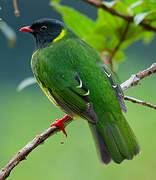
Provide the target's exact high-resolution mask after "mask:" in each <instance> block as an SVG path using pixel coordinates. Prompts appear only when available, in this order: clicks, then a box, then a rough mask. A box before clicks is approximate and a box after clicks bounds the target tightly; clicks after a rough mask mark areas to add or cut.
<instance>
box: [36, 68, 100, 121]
mask: <svg viewBox="0 0 156 180" xmlns="http://www.w3.org/2000/svg"><path fill="white" fill-rule="evenodd" d="M45 77H46V79H45ZM51 77H52V74H51V73H48V74H46V75H45V74H44V76H43V74H42V75H41V76H40V77H39V76H38V77H36V79H37V81H38V82H39V84H40V85H41V84H42V89H43V90H44V92H45V93H46V94H48V97H49V98H50V99H54V100H55V103H56V104H57V105H58V106H60V107H61V108H62V109H63V110H64V111H65V112H66V113H67V114H69V115H71V116H75V115H79V116H80V117H82V118H84V119H87V120H88V121H90V122H92V123H96V122H97V121H98V118H97V116H96V114H95V112H94V110H93V105H92V103H91V101H90V96H89V89H88V88H87V87H86V86H85V85H84V83H83V82H82V80H81V79H80V77H79V76H78V74H77V73H75V72H72V71H70V72H68V77H66V74H64V75H63V76H62V77H63V78H62V79H60V78H59V80H57V83H54V81H52V78H51ZM69 77H70V78H69ZM48 79H49V81H48ZM52 82H53V83H52Z"/></svg>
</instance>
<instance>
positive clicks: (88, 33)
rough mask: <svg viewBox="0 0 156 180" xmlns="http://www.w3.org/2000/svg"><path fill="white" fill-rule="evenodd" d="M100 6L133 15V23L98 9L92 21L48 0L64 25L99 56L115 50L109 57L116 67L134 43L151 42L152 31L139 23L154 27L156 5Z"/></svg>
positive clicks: (128, 1) (127, 0)
mask: <svg viewBox="0 0 156 180" xmlns="http://www.w3.org/2000/svg"><path fill="white" fill-rule="evenodd" d="M112 2H113V3H112ZM103 3H104V4H105V5H106V6H108V7H109V8H110V7H111V8H113V9H114V10H116V11H118V12H119V13H122V14H124V15H128V16H133V17H134V23H129V22H127V21H126V20H124V19H123V18H120V17H117V16H114V15H112V14H110V13H109V12H107V11H104V10H103V9H101V8H99V9H98V16H97V19H96V21H93V20H91V19H90V18H88V17H87V16H86V15H84V14H82V13H80V12H78V11H77V10H75V9H73V8H72V7H69V6H65V5H62V4H61V0H51V5H52V7H54V8H55V9H56V10H57V11H58V12H59V13H61V14H62V17H63V20H64V22H65V24H66V25H67V26H69V27H70V28H71V29H72V30H74V32H76V34H78V35H79V37H80V38H82V39H84V40H85V41H86V42H87V43H88V44H90V45H91V46H92V47H94V48H95V49H96V50H97V51H98V52H99V53H102V52H104V54H105V55H106V56H109V55H110V56H111V55H112V54H113V53H114V49H116V48H118V50H117V52H116V53H115V54H114V55H113V58H114V62H115V64H117V63H118V62H120V61H121V60H123V59H124V57H125V54H124V50H125V49H126V48H127V47H128V46H129V45H130V44H132V43H133V42H134V41H136V40H139V39H143V40H144V41H145V42H150V41H151V40H152V39H153V37H154V32H152V31H148V30H147V29H145V28H143V27H142V26H139V24H140V23H141V22H142V21H144V22H147V24H148V25H152V26H153V27H156V2H155V1H153V0H148V1H147V0H142V1H136V0H124V1H120V0H118V1H111V2H105V1H103ZM76 22H77V23H78V24H79V25H78V26H77V23H76Z"/></svg>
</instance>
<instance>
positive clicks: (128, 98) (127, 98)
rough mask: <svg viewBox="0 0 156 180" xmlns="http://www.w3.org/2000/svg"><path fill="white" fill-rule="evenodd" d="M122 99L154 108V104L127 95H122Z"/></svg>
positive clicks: (155, 107) (155, 106)
mask: <svg viewBox="0 0 156 180" xmlns="http://www.w3.org/2000/svg"><path fill="white" fill-rule="evenodd" d="M124 99H125V100H127V101H131V102H133V103H136V104H142V105H144V106H147V107H150V108H153V109H156V105H154V104H150V103H147V102H145V101H141V100H139V99H136V98H132V97H129V96H124Z"/></svg>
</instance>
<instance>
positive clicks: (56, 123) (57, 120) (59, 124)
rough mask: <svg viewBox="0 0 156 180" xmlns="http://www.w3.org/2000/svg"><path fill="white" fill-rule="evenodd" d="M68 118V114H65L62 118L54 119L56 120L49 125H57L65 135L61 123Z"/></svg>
mask: <svg viewBox="0 0 156 180" xmlns="http://www.w3.org/2000/svg"><path fill="white" fill-rule="evenodd" d="M69 118H70V116H68V115H66V116H64V117H63V118H62V119H56V121H55V122H53V124H52V125H51V126H50V127H53V126H57V127H59V128H60V129H61V130H62V131H63V133H64V134H65V135H66V137H67V133H66V131H65V128H64V125H63V123H64V122H65V121H66V120H68V119H69Z"/></svg>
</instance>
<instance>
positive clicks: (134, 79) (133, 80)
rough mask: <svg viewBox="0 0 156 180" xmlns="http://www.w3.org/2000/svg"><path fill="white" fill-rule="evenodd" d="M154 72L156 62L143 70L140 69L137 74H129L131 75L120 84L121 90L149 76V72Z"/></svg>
mask: <svg viewBox="0 0 156 180" xmlns="http://www.w3.org/2000/svg"><path fill="white" fill-rule="evenodd" d="M153 73H156V63H153V64H152V65H151V66H150V67H149V68H147V69H145V70H144V71H140V72H138V73H137V74H133V75H131V77H130V78H129V79H128V80H127V81H125V82H123V83H122V84H121V88H122V90H123V91H125V90H127V89H128V88H130V87H131V86H136V85H138V84H140V80H141V79H143V78H145V77H147V76H150V75H151V74H153Z"/></svg>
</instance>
